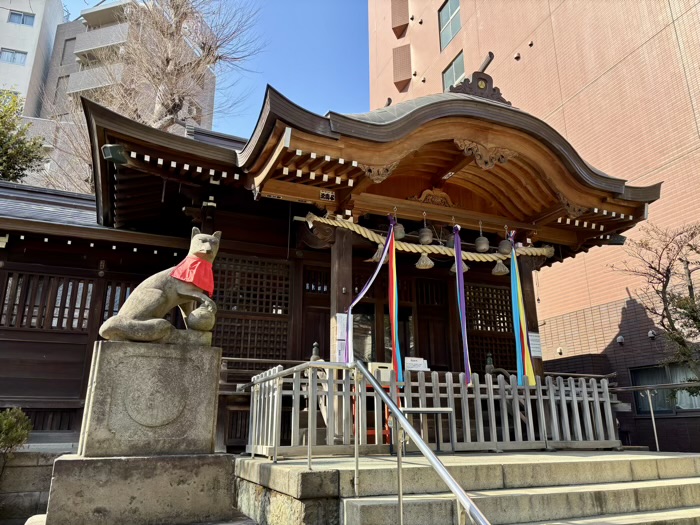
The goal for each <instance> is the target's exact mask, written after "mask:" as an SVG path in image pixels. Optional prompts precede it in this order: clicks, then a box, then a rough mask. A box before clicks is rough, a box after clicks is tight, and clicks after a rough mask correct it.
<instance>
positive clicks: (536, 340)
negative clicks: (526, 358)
mask: <svg viewBox="0 0 700 525" xmlns="http://www.w3.org/2000/svg"><path fill="white" fill-rule="evenodd" d="M527 338H528V341H529V342H530V356H531V357H539V358H540V359H542V341H541V340H540V334H538V333H537V332H528V333H527Z"/></svg>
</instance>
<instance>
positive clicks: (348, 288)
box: [331, 228, 353, 361]
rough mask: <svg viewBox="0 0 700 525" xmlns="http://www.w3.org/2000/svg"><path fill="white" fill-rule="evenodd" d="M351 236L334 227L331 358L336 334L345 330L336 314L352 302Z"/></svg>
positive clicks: (333, 353) (342, 311)
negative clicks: (339, 324) (337, 320)
mask: <svg viewBox="0 0 700 525" xmlns="http://www.w3.org/2000/svg"><path fill="white" fill-rule="evenodd" d="M352 238H353V233H352V232H351V231H350V230H345V229H343V228H336V230H335V242H334V243H333V245H332V246H331V360H332V361H333V360H335V359H334V357H335V355H336V354H335V350H336V345H335V342H336V340H337V335H338V334H339V333H343V332H344V331H345V327H344V326H338V323H337V322H336V314H342V313H346V312H347V310H348V308H349V306H350V303H351V302H352Z"/></svg>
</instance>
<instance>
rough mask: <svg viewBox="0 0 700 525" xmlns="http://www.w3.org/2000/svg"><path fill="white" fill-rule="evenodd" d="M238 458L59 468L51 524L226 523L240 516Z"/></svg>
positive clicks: (65, 461) (132, 460)
mask: <svg viewBox="0 0 700 525" xmlns="http://www.w3.org/2000/svg"><path fill="white" fill-rule="evenodd" d="M233 467H234V459H233V456H231V455H227V454H199V455H194V456H184V455H180V456H150V457H121V458H85V457H81V456H76V455H66V456H61V457H60V458H58V459H57V460H56V461H55V463H54V467H53V479H52V481H51V492H50V493H49V506H48V511H47V515H46V525H97V524H104V525H156V524H163V525H165V524H167V525H177V524H190V523H203V522H211V521H223V520H226V519H228V518H230V517H231V516H232V515H233V513H234V508H233V501H234V498H233V475H234V473H233Z"/></svg>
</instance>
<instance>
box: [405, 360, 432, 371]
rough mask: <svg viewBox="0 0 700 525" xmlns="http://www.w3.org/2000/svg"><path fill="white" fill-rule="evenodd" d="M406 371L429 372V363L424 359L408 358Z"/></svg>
mask: <svg viewBox="0 0 700 525" xmlns="http://www.w3.org/2000/svg"><path fill="white" fill-rule="evenodd" d="M405 364H406V370H428V362H427V361H426V360H425V359H423V358H422V357H407V358H406V361H405Z"/></svg>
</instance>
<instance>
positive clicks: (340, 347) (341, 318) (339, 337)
mask: <svg viewBox="0 0 700 525" xmlns="http://www.w3.org/2000/svg"><path fill="white" fill-rule="evenodd" d="M347 322H348V314H335V326H336V332H337V333H336V336H335V352H336V353H335V355H334V356H333V360H334V361H335V362H337V363H343V362H344V361H345V347H346V346H347V347H348V351H349V356H348V360H349V361H350V362H352V361H353V360H354V356H353V351H352V318H351V319H350V327H349V331H348V334H347V335H348V340H347V341H346V340H345V331H346V329H348V326H347Z"/></svg>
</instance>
